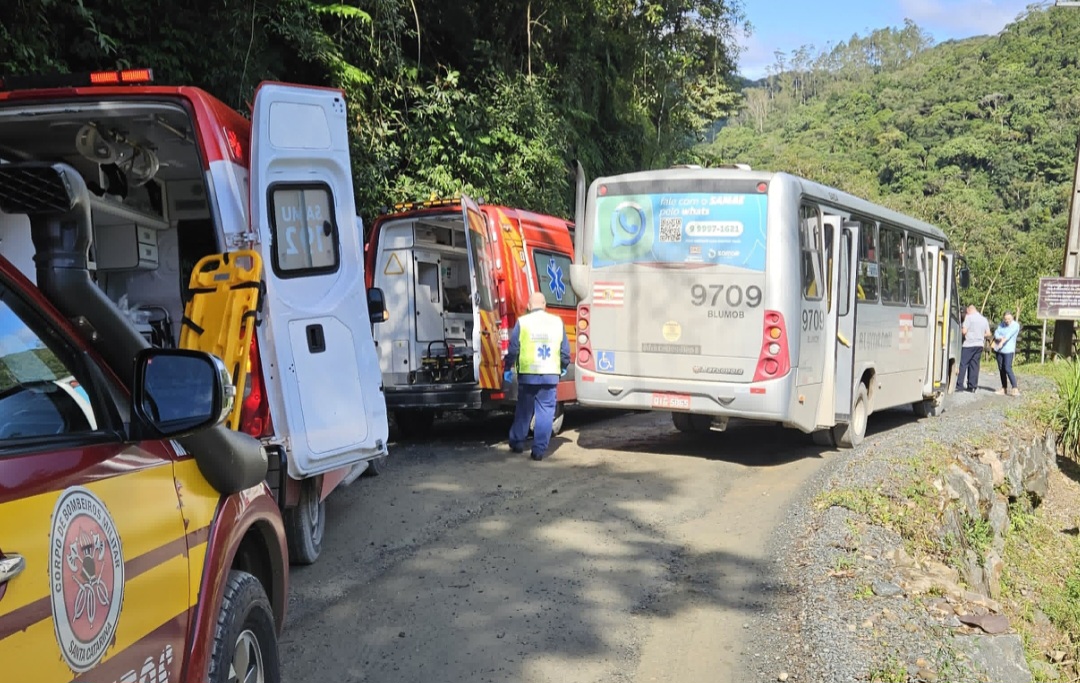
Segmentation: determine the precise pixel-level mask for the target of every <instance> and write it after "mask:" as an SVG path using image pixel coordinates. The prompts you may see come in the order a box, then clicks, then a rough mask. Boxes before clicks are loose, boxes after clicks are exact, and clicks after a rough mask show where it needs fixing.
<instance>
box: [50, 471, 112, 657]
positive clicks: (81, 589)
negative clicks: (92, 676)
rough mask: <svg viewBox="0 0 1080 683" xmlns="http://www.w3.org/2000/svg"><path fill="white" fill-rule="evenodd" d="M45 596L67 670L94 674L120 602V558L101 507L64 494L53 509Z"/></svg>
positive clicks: (89, 496) (83, 494) (88, 497)
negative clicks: (47, 594) (47, 582)
mask: <svg viewBox="0 0 1080 683" xmlns="http://www.w3.org/2000/svg"><path fill="white" fill-rule="evenodd" d="M49 541H50V542H49V549H50V557H49V596H50V598H51V600H52V613H53V624H54V627H55V631H56V642H57V643H59V645H60V651H61V652H62V653H63V655H64V659H65V660H66V661H67V663H68V666H70V667H71V669H72V670H73V671H75V672H78V673H82V672H84V671H89V670H90V669H92V668H94V666H96V665H97V663H98V662H100V661H101V658H102V657H103V656H105V650H106V649H107V648H108V647H109V644H110V643H112V641H113V638H114V637H115V635H116V624H117V622H118V621H119V620H120V607H121V605H122V604H123V601H124V553H123V549H122V548H121V546H120V535H119V534H118V533H117V531H116V524H115V523H114V522H113V518H112V515H110V514H109V509H108V508H107V507H105V503H103V502H102V500H101V499H100V498H98V497H97V496H96V495H94V493H93V492H91V491H90V490H88V489H85V488H83V487H81V486H75V487H72V488H69V489H65V490H64V492H63V493H61V494H60V498H59V499H57V501H56V507H55V508H53V517H52V534H51V538H50V539H49Z"/></svg>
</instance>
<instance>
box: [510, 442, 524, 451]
mask: <svg viewBox="0 0 1080 683" xmlns="http://www.w3.org/2000/svg"><path fill="white" fill-rule="evenodd" d="M510 450H512V451H513V452H515V453H524V452H525V449H524V448H522V447H521V446H515V445H514V444H510Z"/></svg>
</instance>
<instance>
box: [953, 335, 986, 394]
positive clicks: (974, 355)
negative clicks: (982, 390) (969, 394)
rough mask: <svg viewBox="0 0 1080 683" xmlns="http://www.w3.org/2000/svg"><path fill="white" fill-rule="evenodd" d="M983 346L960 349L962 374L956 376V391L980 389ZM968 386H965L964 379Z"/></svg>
mask: <svg viewBox="0 0 1080 683" xmlns="http://www.w3.org/2000/svg"><path fill="white" fill-rule="evenodd" d="M982 352H983V349H982V347H981V346H965V347H963V348H962V349H960V372H959V373H958V374H957V375H956V390H957V391H963V390H964V389H967V390H968V391H975V390H976V389H978V388H979V362H980V361H981V360H982ZM965 378H966V379H967V386H966V387H965V386H964V379H965Z"/></svg>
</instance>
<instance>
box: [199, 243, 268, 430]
mask: <svg viewBox="0 0 1080 683" xmlns="http://www.w3.org/2000/svg"><path fill="white" fill-rule="evenodd" d="M263 291H264V285H263V283H262V257H260V256H259V254H258V252H255V251H251V250H241V251H232V252H225V253H223V254H211V255H210V256H206V257H204V258H202V259H200V260H199V262H198V263H197V264H195V268H194V269H193V270H192V273H191V283H190V285H189V286H188V296H189V299H188V303H187V305H186V306H185V307H184V319H183V321H182V322H181V325H180V348H182V349H192V350H195V351H206V352H209V353H212V354H214V355H215V356H217V357H218V358H220V359H221V360H223V361H224V362H225V365H226V367H228V368H230V369H231V372H232V378H233V385H234V386H235V387H236V402H235V403H234V404H233V409H232V412H231V413H230V414H229V417H228V419H227V420H226V425H228V427H229V429H233V430H235V429H238V428H239V424H240V410H241V407H242V406H243V399H244V387H245V385H246V384H247V376H248V372H249V371H250V369H251V355H250V352H251V341H252V336H253V335H254V334H255V326H256V324H257V323H258V315H259V311H260V310H261V308H262V295H263Z"/></svg>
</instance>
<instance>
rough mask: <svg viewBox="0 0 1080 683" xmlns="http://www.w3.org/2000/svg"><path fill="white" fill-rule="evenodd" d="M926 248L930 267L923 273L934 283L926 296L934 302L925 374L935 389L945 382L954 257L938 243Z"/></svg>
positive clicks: (947, 364) (947, 368)
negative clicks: (930, 352) (930, 361)
mask: <svg viewBox="0 0 1080 683" xmlns="http://www.w3.org/2000/svg"><path fill="white" fill-rule="evenodd" d="M926 250H927V259H926V260H927V263H928V264H932V265H931V268H932V269H933V270H932V272H930V273H928V274H927V281H928V282H930V283H932V284H933V285H934V290H933V292H932V293H931V296H930V301H931V302H932V303H933V305H934V339H933V341H932V345H933V349H934V358H933V366H932V367H931V369H930V370H931V372H930V373H929V374H930V377H931V378H932V381H933V388H934V389H935V390H937V389H940V388H941V387H942V386H944V385H946V384H947V383H948V382H949V320H950V315H949V313H950V311H949V303H950V302H951V301H952V300H953V278H952V273H953V269H954V268H955V265H956V263H955V261H956V257H955V255H954V254H953V253H952V252H949V251H945V250H944V249H942V248H941V247H940V246H938V245H927V247H926ZM946 388H947V387H946Z"/></svg>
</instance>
